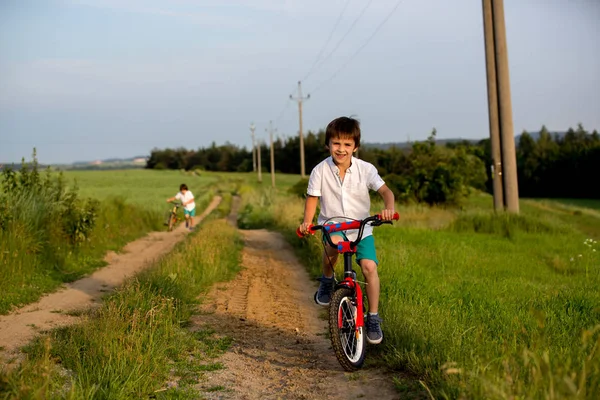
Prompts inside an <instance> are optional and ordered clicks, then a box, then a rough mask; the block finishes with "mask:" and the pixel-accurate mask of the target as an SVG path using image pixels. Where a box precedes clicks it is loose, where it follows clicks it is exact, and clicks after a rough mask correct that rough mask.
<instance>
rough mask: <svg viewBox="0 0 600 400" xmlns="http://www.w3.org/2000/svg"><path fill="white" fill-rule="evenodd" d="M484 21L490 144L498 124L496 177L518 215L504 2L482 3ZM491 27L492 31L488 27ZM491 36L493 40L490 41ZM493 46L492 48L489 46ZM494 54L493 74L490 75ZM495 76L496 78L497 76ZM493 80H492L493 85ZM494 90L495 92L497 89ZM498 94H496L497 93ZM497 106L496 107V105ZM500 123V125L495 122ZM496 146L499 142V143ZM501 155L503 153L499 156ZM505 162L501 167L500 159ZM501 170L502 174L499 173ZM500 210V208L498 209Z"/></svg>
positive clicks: (510, 209) (511, 209)
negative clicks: (500, 181)
mask: <svg viewBox="0 0 600 400" xmlns="http://www.w3.org/2000/svg"><path fill="white" fill-rule="evenodd" d="M483 18H484V33H485V37H486V38H485V46H486V63H487V69H488V72H487V77H488V106H489V108H490V139H491V140H490V141H491V142H492V145H493V143H494V141H496V139H495V138H494V130H495V124H497V126H498V130H499V139H500V140H499V146H496V147H497V148H496V149H494V147H492V158H493V159H494V174H498V178H497V179H498V180H500V179H501V180H502V184H503V189H502V193H503V204H504V209H505V210H506V211H508V212H512V213H518V212H519V186H518V182H517V157H516V150H515V138H514V126H513V118H512V104H511V94H510V77H509V70H508V49H507V43H506V24H505V20H504V0H483ZM490 25H491V26H492V28H491V29H490V28H489V26H490ZM490 36H491V37H492V38H493V39H490ZM492 46H493V49H490V47H492ZM492 55H493V58H494V60H493V64H494V65H493V68H494V71H493V73H492V72H490V68H491V63H492V60H491V57H492ZM493 75H495V79H493V78H494V76H493ZM490 79H492V81H491V83H490ZM494 87H495V90H494ZM494 92H495V93H494ZM494 103H495V104H494ZM495 121H497V122H495ZM496 143H497V141H496ZM498 153H500V154H498ZM500 159H501V160H502V161H501V163H500V165H498V163H499V160H500ZM496 169H499V171H496ZM498 185H499V183H496V181H494V206H495V207H497V201H499V200H497V199H496V186H498ZM496 209H497V208H496Z"/></svg>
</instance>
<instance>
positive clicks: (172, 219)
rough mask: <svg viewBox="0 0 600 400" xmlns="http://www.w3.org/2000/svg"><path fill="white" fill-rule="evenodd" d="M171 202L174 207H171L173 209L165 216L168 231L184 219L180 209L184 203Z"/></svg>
mask: <svg viewBox="0 0 600 400" xmlns="http://www.w3.org/2000/svg"><path fill="white" fill-rule="evenodd" d="M169 204H171V205H172V206H173V207H172V208H171V211H168V212H167V215H166V217H165V225H166V226H167V231H169V232H171V231H172V230H173V228H175V226H177V223H178V222H179V221H181V220H182V218H181V217H180V216H179V209H180V208H181V207H182V205H181V204H180V203H175V202H171V203H169Z"/></svg>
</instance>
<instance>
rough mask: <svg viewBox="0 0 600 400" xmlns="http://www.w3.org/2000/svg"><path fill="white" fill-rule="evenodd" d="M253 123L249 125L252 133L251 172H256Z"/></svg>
mask: <svg viewBox="0 0 600 400" xmlns="http://www.w3.org/2000/svg"><path fill="white" fill-rule="evenodd" d="M255 129H256V127H255V126H254V122H253V123H251V124H250V131H251V132H252V172H256V144H255V143H254V130H255Z"/></svg>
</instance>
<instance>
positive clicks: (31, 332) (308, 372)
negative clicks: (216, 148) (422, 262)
mask: <svg viewBox="0 0 600 400" xmlns="http://www.w3.org/2000/svg"><path fill="white" fill-rule="evenodd" d="M219 201H220V198H215V200H214V201H213V203H212V204H211V205H210V206H209V208H208V209H207V210H206V211H205V212H204V213H203V214H202V215H201V216H199V217H198V218H197V220H196V222H200V221H201V220H202V218H203V217H204V216H205V215H206V214H207V213H209V212H211V211H212V210H213V209H214V207H216V206H217V205H218V203H219ZM238 203H239V199H237V198H234V201H233V207H232V208H233V212H232V214H231V215H230V216H229V218H228V220H229V222H230V223H231V224H235V221H236V214H235V210H236V209H237V204H238ZM241 233H242V235H243V237H244V240H245V248H244V250H243V269H242V271H241V272H240V274H239V275H238V276H237V277H236V278H235V279H234V280H233V281H230V282H226V283H219V284H217V285H215V286H214V287H213V288H212V290H211V291H210V293H209V296H208V297H207V298H206V299H205V300H204V302H203V305H202V307H201V312H200V314H199V315H196V316H195V317H194V319H193V321H192V326H191V329H205V328H207V327H210V328H211V329H212V330H214V331H215V335H218V336H228V337H231V338H233V345H232V346H231V348H230V349H229V350H228V351H227V352H226V353H225V354H224V355H223V356H221V357H220V359H218V360H217V361H219V362H221V363H222V364H223V365H224V366H225V368H223V369H221V370H218V371H214V372H208V373H207V375H206V379H205V380H204V381H202V382H201V383H200V384H198V385H197V389H198V390H200V391H201V392H202V395H203V396H204V398H207V399H356V398H365V399H372V398H376V399H382V400H386V399H399V398H412V399H414V398H425V397H424V396H423V393H410V394H408V396H406V394H403V395H400V394H399V393H398V392H397V391H396V390H395V389H394V387H393V384H392V377H391V376H390V375H389V374H387V373H386V372H384V371H382V370H378V369H374V368H363V369H362V370H361V371H359V372H355V373H346V372H345V371H344V370H343V369H342V368H341V366H340V365H339V363H338V362H337V360H336V358H335V355H334V354H333V351H332V349H331V346H330V342H329V339H328V338H327V335H326V332H327V323H326V321H325V319H324V318H323V315H324V309H323V308H322V307H319V306H317V305H316V304H315V303H314V302H313V299H312V296H313V294H314V291H315V290H316V287H317V286H316V282H315V281H311V280H310V279H309V276H308V274H307V272H306V271H305V270H304V268H303V267H302V266H301V265H300V263H299V262H298V260H297V259H296V257H295V256H294V253H293V250H292V248H291V247H290V246H289V244H288V243H286V242H285V240H284V239H283V238H282V236H281V235H279V234H277V233H274V232H269V231H266V230H249V231H241ZM186 234H187V231H186V230H185V228H184V227H183V226H180V227H179V228H178V229H176V230H175V231H174V232H171V233H166V232H155V233H152V234H150V235H148V236H147V237H144V238H142V239H140V240H137V241H135V242H133V243H130V244H129V245H128V246H127V247H126V248H125V249H124V251H123V253H122V254H118V255H117V254H110V255H109V256H108V258H109V262H110V264H109V265H108V266H107V267H105V268H102V269H101V270H98V271H97V272H96V273H94V274H93V275H91V276H90V277H88V278H85V279H82V280H80V281H77V282H74V283H72V284H70V285H66V287H65V288H64V289H63V290H61V291H59V292H56V293H53V294H50V295H48V296H45V297H44V298H43V299H41V300H40V301H39V302H37V303H35V304H31V305H29V306H27V307H24V308H22V309H20V310H17V311H16V312H14V313H12V314H11V315H7V316H2V317H0V343H2V345H3V346H4V348H3V350H2V352H0V356H3V357H4V359H5V360H7V359H9V358H11V357H12V358H14V357H15V356H16V355H18V354H19V353H18V348H19V346H22V345H24V344H26V343H27V342H28V341H29V340H31V339H32V338H33V337H34V336H35V335H36V334H37V333H38V332H39V331H40V330H42V329H50V328H54V327H58V326H61V325H65V324H70V323H74V322H77V318H76V317H73V316H69V315H66V314H65V313H64V312H67V311H73V310H80V309H83V308H87V307H93V306H95V305H97V304H99V302H100V301H101V297H102V295H103V294H104V293H106V292H107V291H110V290H111V289H113V288H115V287H116V286H118V285H119V284H121V283H122V282H123V281H124V280H125V279H126V278H127V277H130V276H132V275H134V274H135V273H137V272H138V271H140V270H142V269H143V268H145V267H147V266H149V265H151V263H152V261H153V260H155V259H156V258H158V257H160V256H162V255H164V254H166V253H168V252H169V251H170V250H171V249H172V248H173V246H174V245H175V244H176V243H177V242H179V241H180V240H182V239H183V238H184V237H185V235H186ZM367 350H368V349H367ZM367 357H369V354H368V353H367ZM215 388H219V390H215Z"/></svg>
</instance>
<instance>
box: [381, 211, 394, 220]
mask: <svg viewBox="0 0 600 400" xmlns="http://www.w3.org/2000/svg"><path fill="white" fill-rule="evenodd" d="M395 214H396V212H395V211H394V210H381V214H380V215H381V219H382V220H383V221H391V220H393V219H394V215H395Z"/></svg>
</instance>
